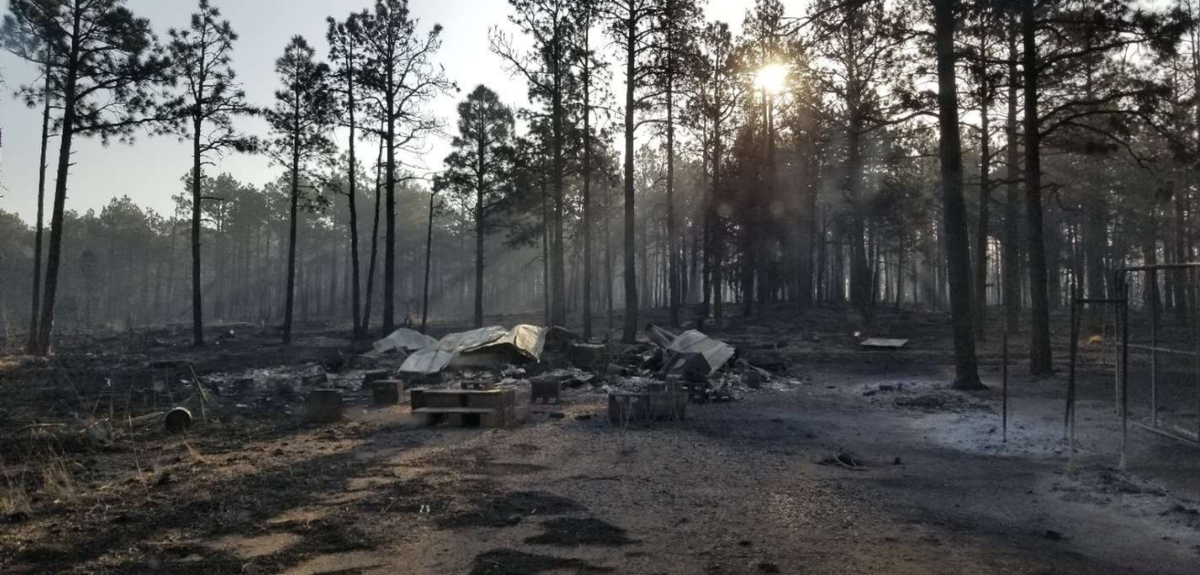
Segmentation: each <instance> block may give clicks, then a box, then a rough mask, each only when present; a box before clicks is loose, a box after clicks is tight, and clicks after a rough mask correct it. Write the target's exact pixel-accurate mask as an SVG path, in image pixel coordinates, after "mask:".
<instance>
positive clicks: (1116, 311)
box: [1113, 287, 1129, 413]
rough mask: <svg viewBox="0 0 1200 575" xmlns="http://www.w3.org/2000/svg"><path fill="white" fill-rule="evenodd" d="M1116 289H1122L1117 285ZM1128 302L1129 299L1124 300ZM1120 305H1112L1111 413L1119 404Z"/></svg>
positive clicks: (1117, 410) (1116, 411)
mask: <svg viewBox="0 0 1200 575" xmlns="http://www.w3.org/2000/svg"><path fill="white" fill-rule="evenodd" d="M1116 289H1122V288H1120V287H1117V288H1116ZM1125 301H1126V302H1128V301H1129V300H1125ZM1120 332H1121V306H1120V304H1118V305H1115V306H1113V413H1118V412H1119V411H1120V406H1121V354H1120V353H1118V349H1117V347H1118V346H1119V345H1120V344H1118V342H1119V341H1120V339H1121V337H1120V335H1119V334H1120ZM1122 343H1123V342H1122Z"/></svg>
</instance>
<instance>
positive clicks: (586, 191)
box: [582, 20, 592, 340]
mask: <svg viewBox="0 0 1200 575" xmlns="http://www.w3.org/2000/svg"><path fill="white" fill-rule="evenodd" d="M590 34H591V22H590V21H586V20H585V22H584V31H583V50H584V55H583V58H584V60H583V198H582V200H583V339H585V340H589V339H591V338H592V123H591V119H592V108H591V106H592V101H591V97H592V92H591V84H592V72H591V67H590V64H591V57H592V56H591V35H590Z"/></svg>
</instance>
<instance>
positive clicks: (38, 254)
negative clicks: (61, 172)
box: [25, 50, 51, 353]
mask: <svg viewBox="0 0 1200 575" xmlns="http://www.w3.org/2000/svg"><path fill="white" fill-rule="evenodd" d="M49 57H50V54H49V51H48V50H47V54H46V59H47V61H48V60H49ZM45 73H46V88H45V91H44V92H43V94H42V140H41V142H42V145H41V153H40V155H39V159H38V192H37V194H38V196H37V197H38V199H37V228H35V230H34V234H33V292H32V294H31V295H32V298H31V299H32V300H33V303H32V305H31V306H30V311H29V340H28V342H26V344H25V345H26V350H27V351H28V352H29V353H35V352H36V351H37V332H38V329H37V325H38V311H39V310H40V308H41V295H42V293H41V292H42V230H43V228H44V224H43V221H44V219H45V205H46V167H47V166H46V148H48V147H49V145H50V100H51V97H50V66H49V64H47V66H46V72H45Z"/></svg>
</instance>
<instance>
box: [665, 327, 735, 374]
mask: <svg viewBox="0 0 1200 575" xmlns="http://www.w3.org/2000/svg"><path fill="white" fill-rule="evenodd" d="M667 351H669V352H671V353H677V354H693V353H694V354H699V355H701V356H703V357H704V361H705V362H706V363H708V375H712V374H714V373H716V371H717V370H718V369H721V368H722V367H723V366H724V365H725V364H726V363H727V362H729V360H730V359H731V358H732V357H733V353H734V349H733V346H731V345H729V344H727V343H725V342H723V341H718V340H715V339H713V338H711V337H708V336H707V335H704V334H703V333H701V332H699V331H696V330H694V329H689V330H687V331H685V332H683V333H681V334H679V337H677V338H675V339H674V340H673V341H671V345H670V346H668V347H667Z"/></svg>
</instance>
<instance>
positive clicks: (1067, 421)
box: [1063, 262, 1200, 469]
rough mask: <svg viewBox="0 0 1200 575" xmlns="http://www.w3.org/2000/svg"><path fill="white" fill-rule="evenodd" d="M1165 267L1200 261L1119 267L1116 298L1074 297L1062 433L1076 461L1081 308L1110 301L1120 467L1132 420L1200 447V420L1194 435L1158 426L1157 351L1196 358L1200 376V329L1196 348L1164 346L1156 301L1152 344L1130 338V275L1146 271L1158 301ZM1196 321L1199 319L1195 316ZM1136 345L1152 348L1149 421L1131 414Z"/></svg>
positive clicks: (1199, 265)
mask: <svg viewBox="0 0 1200 575" xmlns="http://www.w3.org/2000/svg"><path fill="white" fill-rule="evenodd" d="M1164 270H1200V262H1187V263H1175V264H1157V265H1151V266H1130V267H1124V268H1121V269H1118V270H1116V271H1115V272H1114V273H1113V282H1114V283H1113V286H1114V288H1115V291H1116V293H1117V294H1119V296H1120V297H1117V298H1113V299H1091V298H1074V299H1072V301H1071V368H1070V377H1069V380H1068V384H1067V407H1066V414H1065V416H1064V422H1063V425H1064V429H1063V435H1064V436H1065V438H1066V439H1067V440H1068V441H1069V442H1070V443H1069V447H1070V448H1071V450H1070V453H1071V455H1070V457H1071V458H1072V463H1073V462H1074V446H1075V398H1076V395H1075V391H1076V383H1075V364H1076V363H1077V358H1078V353H1079V324H1080V320H1081V318H1080V316H1081V314H1080V311H1081V310H1082V308H1083V307H1084V306H1087V305H1111V306H1114V308H1115V309H1114V315H1115V317H1116V324H1117V325H1116V331H1119V332H1120V334H1121V335H1120V337H1121V344H1120V345H1121V349H1120V352H1119V354H1118V355H1117V362H1116V365H1115V366H1114V375H1115V378H1114V395H1115V397H1114V405H1115V406H1116V409H1117V414H1118V415H1119V416H1120V417H1121V469H1125V467H1126V446H1127V445H1128V440H1129V424H1130V423H1132V424H1133V425H1135V426H1137V427H1139V428H1142V429H1145V430H1146V431H1149V432H1151V433H1155V434H1158V435H1161V436H1164V437H1169V438H1171V439H1175V440H1177V441H1180V442H1183V443H1186V444H1189V445H1193V446H1197V447H1200V421H1198V423H1197V429H1196V432H1195V435H1194V436H1193V435H1192V434H1191V433H1190V432H1187V431H1183V430H1180V431H1182V433H1181V432H1175V431H1172V430H1170V429H1163V428H1161V427H1159V417H1158V354H1160V353H1163V354H1173V355H1183V356H1188V357H1193V358H1196V360H1197V362H1198V366H1197V369H1196V370H1195V375H1196V377H1200V330H1196V333H1194V334H1193V339H1194V340H1195V341H1196V345H1197V349H1195V350H1182V349H1173V348H1169V347H1163V346H1160V345H1159V341H1158V322H1159V309H1158V306H1157V305H1151V306H1150V307H1151V310H1150V315H1151V320H1150V345H1145V344H1135V343H1130V342H1129V302H1130V294H1129V276H1130V274H1132V273H1146V274H1147V277H1148V278H1151V279H1152V280H1153V281H1147V282H1146V285H1147V286H1153V287H1152V288H1151V289H1154V290H1155V294H1156V295H1155V301H1156V302H1157V291H1158V287H1157V286H1158V281H1157V279H1158V273H1159V272H1160V271H1164ZM1193 321H1196V320H1193ZM1130 349H1136V350H1140V351H1148V352H1150V414H1151V416H1150V423H1148V424H1147V423H1145V422H1142V421H1138V420H1137V419H1131V418H1130V417H1129V350H1130ZM1196 400H1197V409H1198V410H1200V381H1198V382H1197V389H1196Z"/></svg>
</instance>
